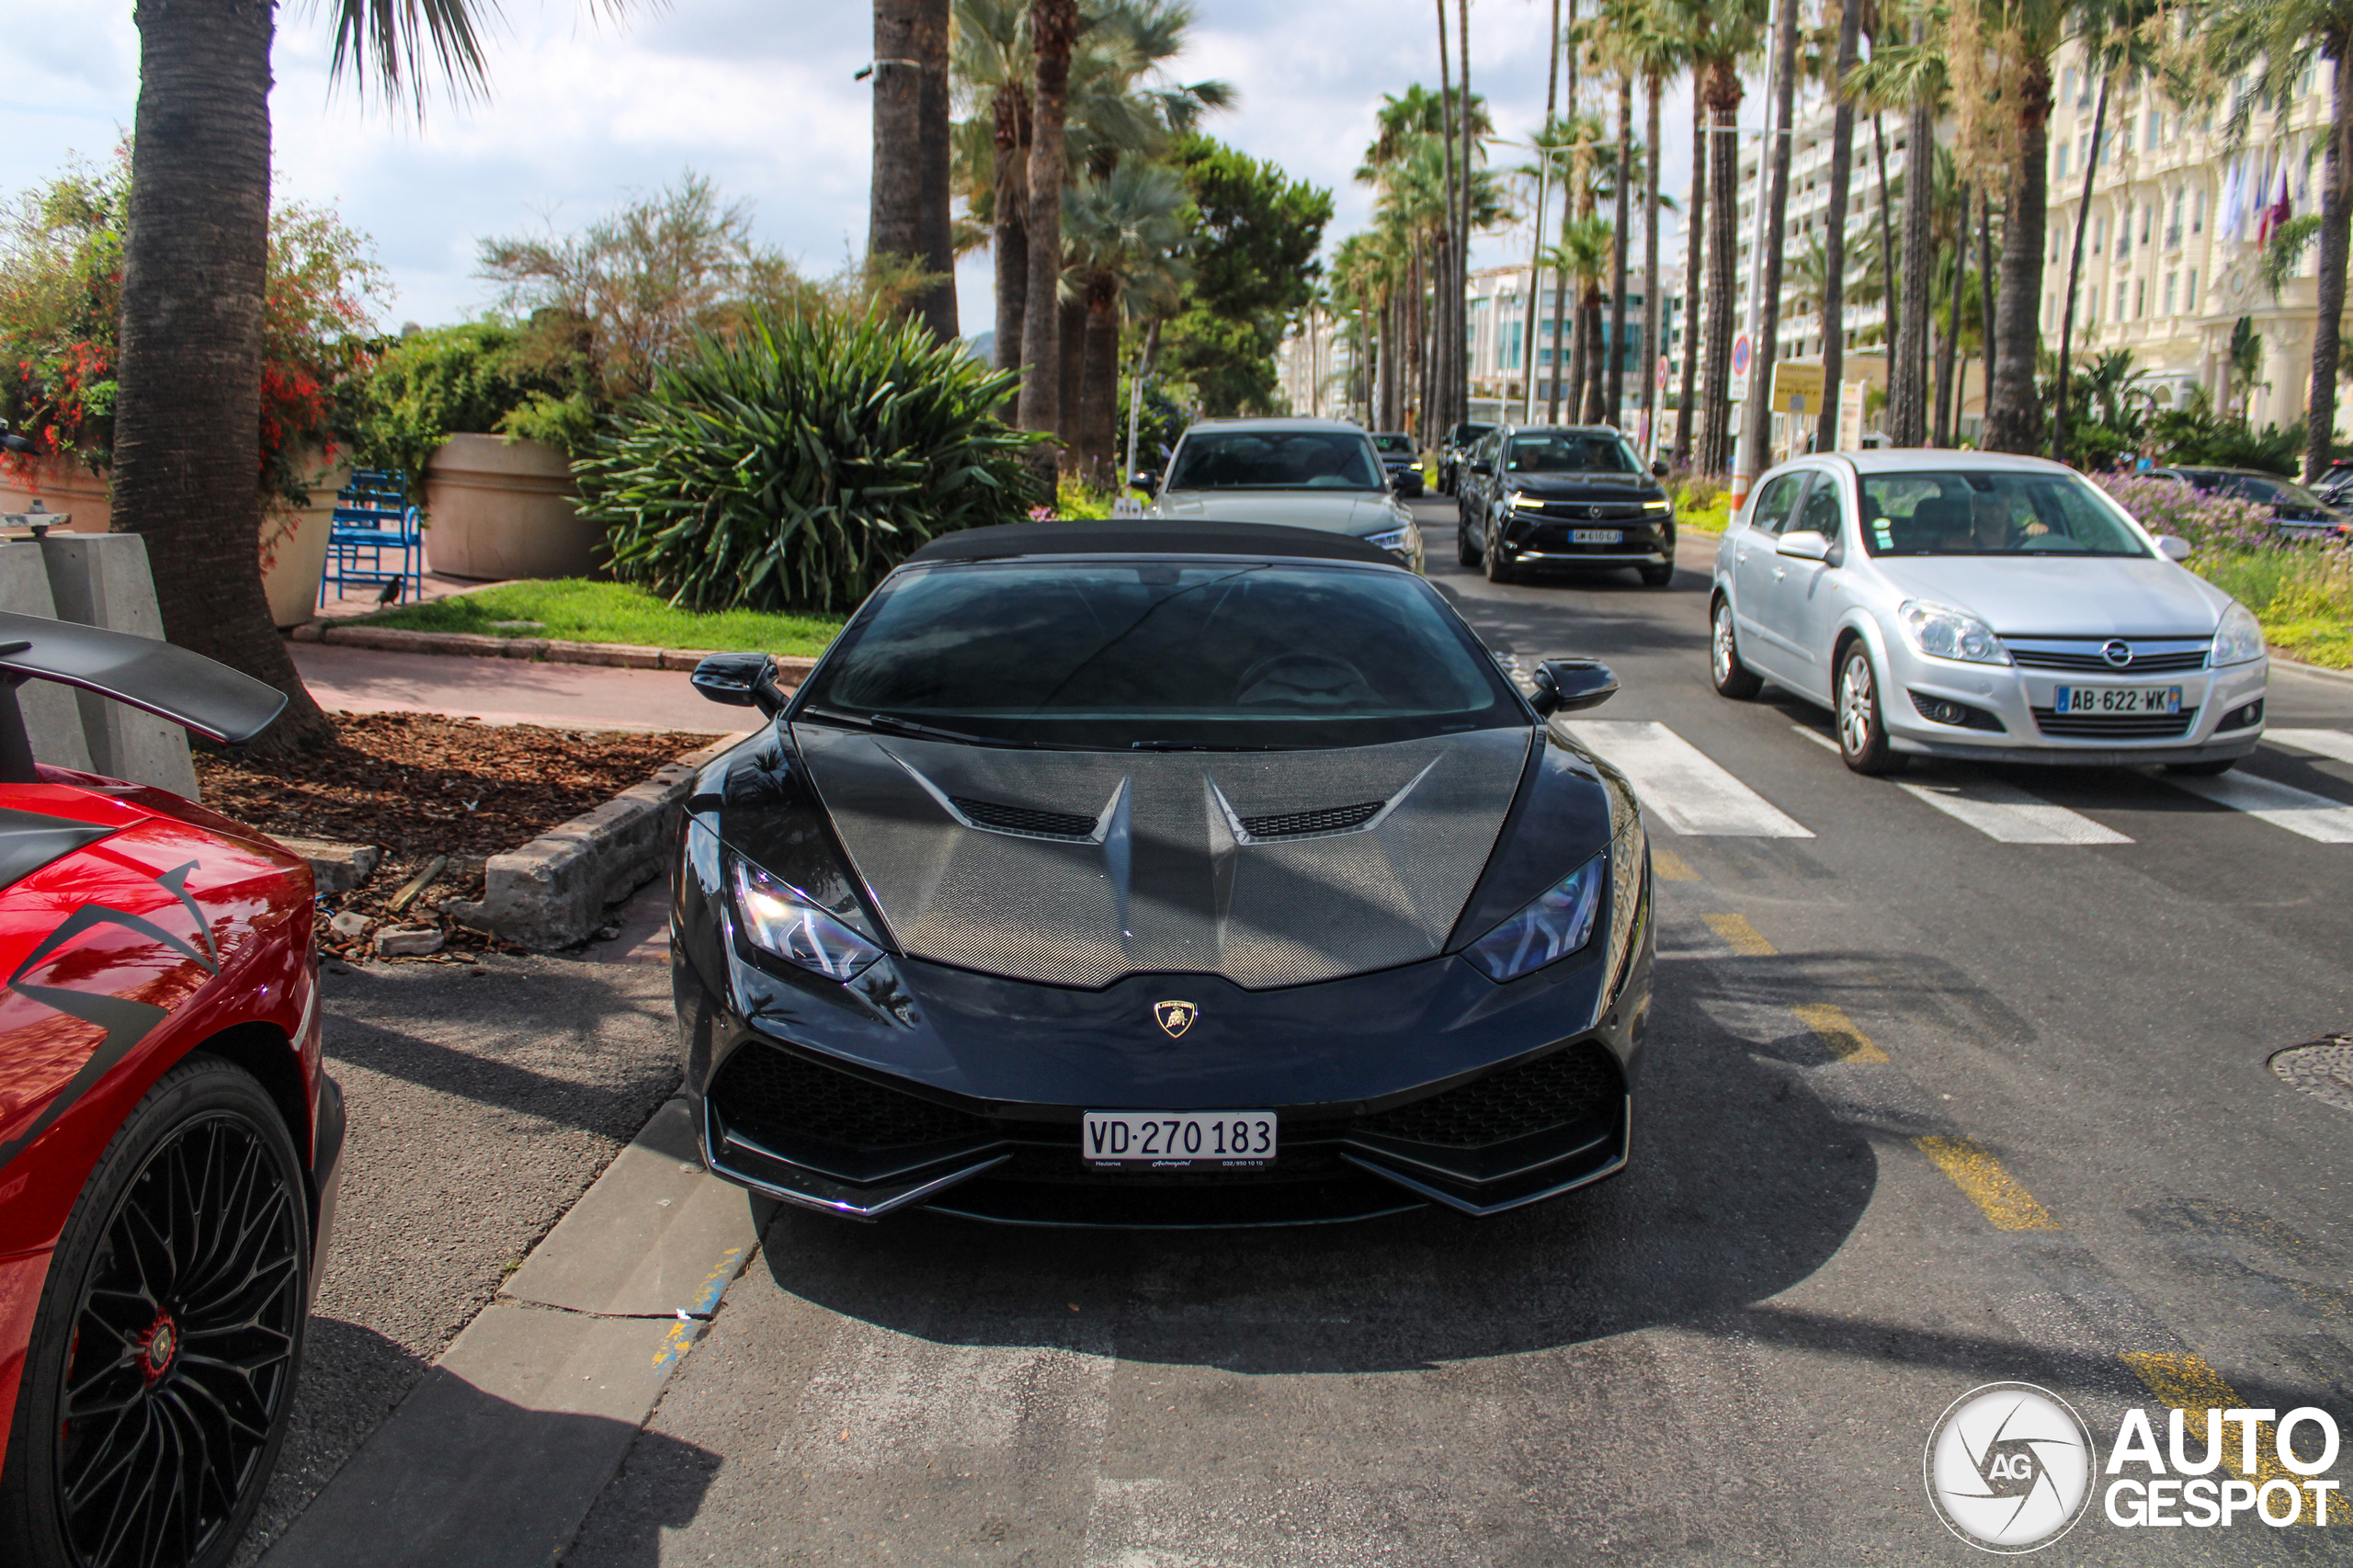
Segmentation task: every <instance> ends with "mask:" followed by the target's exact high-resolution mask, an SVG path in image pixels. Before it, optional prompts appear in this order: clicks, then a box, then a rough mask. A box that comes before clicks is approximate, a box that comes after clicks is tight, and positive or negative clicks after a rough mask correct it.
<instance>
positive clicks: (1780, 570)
mask: <svg viewBox="0 0 2353 1568" xmlns="http://www.w3.org/2000/svg"><path fill="white" fill-rule="evenodd" d="M1789 574H1790V569H1789V568H1788V567H1786V566H1776V567H1774V568H1773V581H1775V582H1776V583H1778V582H1779V581H1780V580H1781V579H1782V578H1784V577H1786V576H1788V575H1789Z"/></svg>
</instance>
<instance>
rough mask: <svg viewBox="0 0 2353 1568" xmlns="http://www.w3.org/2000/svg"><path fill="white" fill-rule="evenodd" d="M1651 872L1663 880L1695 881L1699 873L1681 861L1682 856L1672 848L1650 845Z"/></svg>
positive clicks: (1697, 879)
mask: <svg viewBox="0 0 2353 1568" xmlns="http://www.w3.org/2000/svg"><path fill="white" fill-rule="evenodd" d="M1651 872H1652V874H1653V875H1654V876H1655V877H1657V878H1658V880H1659V881H1663V882H1696V881H1699V873H1698V872H1697V871H1694V870H1693V869H1691V868H1690V867H1688V866H1687V865H1685V864H1684V863H1683V857H1682V856H1680V855H1677V853H1676V852H1675V851H1674V850H1672V849H1661V848H1660V847H1659V846H1657V845H1655V844H1654V845H1652V846H1651Z"/></svg>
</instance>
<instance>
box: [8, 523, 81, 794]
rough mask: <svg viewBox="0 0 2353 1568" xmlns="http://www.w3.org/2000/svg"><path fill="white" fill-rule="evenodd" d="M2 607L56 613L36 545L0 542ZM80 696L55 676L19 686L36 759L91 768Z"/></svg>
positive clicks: (19, 705)
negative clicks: (62, 684) (54, 678)
mask: <svg viewBox="0 0 2353 1568" xmlns="http://www.w3.org/2000/svg"><path fill="white" fill-rule="evenodd" d="M0 609H5V610H7V611H9V612H11V613H12V614H16V615H38V616H44V617H47V618H48V619H52V620H54V619H57V602H56V601H55V600H54V599H52V598H51V597H50V593H49V568H48V566H47V565H46V564H45V563H44V562H43V561H42V558H41V552H40V548H39V547H38V546H37V545H34V544H32V543H30V542H29V541H28V542H26V543H22V544H14V543H11V544H0ZM80 696H81V694H80V693H79V692H77V691H75V690H74V688H73V687H70V686H60V685H58V684H57V683H56V682H55V681H53V680H28V681H27V682H25V684H24V685H22V686H20V687H17V708H18V709H19V710H21V711H22V712H23V713H24V716H25V737H26V738H27V739H28V740H29V741H31V742H32V746H33V758H34V760H35V761H38V762H46V763H48V764H49V765H50V766H51V767H72V768H77V769H79V770H80V771H82V772H84V773H88V772H91V771H93V769H92V767H91V766H90V745H89V742H88V741H87V740H85V738H84V737H83V733H82V708H81V703H80V701H79V699H80Z"/></svg>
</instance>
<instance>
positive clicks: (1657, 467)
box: [1651, 460, 1666, 479]
mask: <svg viewBox="0 0 2353 1568" xmlns="http://www.w3.org/2000/svg"><path fill="white" fill-rule="evenodd" d="M1651 477H1652V478H1654V479H1665V477H1666V464H1665V462H1663V461H1660V460H1653V461H1652V463H1651Z"/></svg>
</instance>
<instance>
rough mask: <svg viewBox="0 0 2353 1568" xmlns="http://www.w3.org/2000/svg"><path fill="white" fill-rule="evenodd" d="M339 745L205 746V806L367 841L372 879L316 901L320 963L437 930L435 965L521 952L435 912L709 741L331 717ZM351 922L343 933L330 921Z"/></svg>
mask: <svg viewBox="0 0 2353 1568" xmlns="http://www.w3.org/2000/svg"><path fill="white" fill-rule="evenodd" d="M335 726H336V729H337V731H338V732H339V733H338V735H337V738H336V741H335V744H334V745H332V746H330V747H327V748H326V749H324V750H323V751H317V752H313V753H310V754H308V755H306V756H301V757H297V758H294V759H292V760H290V761H288V760H263V759H259V758H252V757H243V756H230V755H227V754H225V753H222V752H217V751H207V750H202V749H199V751H198V752H197V755H196V774H197V779H198V782H199V784H200V785H201V786H202V789H203V793H204V803H205V805H206V806H208V807H210V809H211V810H213V811H216V812H221V813H222V815H223V816H228V817H233V818H234V819H236V820H237V821H239V822H242V823H244V824H246V825H247V826H249V827H254V828H257V829H259V830H260V831H261V832H263V833H266V834H268V835H272V836H273V837H286V838H322V839H328V840H332V841H334V842H336V843H342V844H372V845H375V846H378V847H379V848H380V849H381V850H382V851H383V858H381V860H380V861H379V862H378V863H377V865H376V869H375V870H374V872H373V873H372V874H370V875H369V878H368V880H367V881H364V882H362V883H361V884H360V885H359V886H358V887H357V888H354V889H353V890H351V891H350V892H344V893H335V894H329V895H326V896H324V897H322V898H321V899H320V901H319V904H318V916H317V920H318V924H317V930H318V939H319V948H320V950H321V952H322V953H323V954H325V955H331V956H334V957H337V958H342V959H346V960H369V959H372V958H373V956H374V948H373V945H372V944H373V934H374V932H375V931H376V929H377V928H379V927H380V926H423V927H438V929H439V930H440V931H441V933H442V936H443V937H444V945H443V948H442V949H441V951H440V952H438V953H437V954H435V955H433V958H434V960H438V961H441V962H457V963H466V962H471V961H472V960H473V959H474V958H476V957H478V956H479V955H480V954H482V953H483V952H485V951H520V950H521V949H516V948H513V947H511V946H510V945H509V944H506V943H504V942H501V941H499V940H498V939H497V938H495V937H490V936H488V935H486V934H485V933H483V932H479V931H473V930H469V929H468V928H466V927H464V926H460V925H459V924H458V923H457V921H456V920H455V919H453V918H452V917H451V916H450V915H449V914H447V913H446V912H445V911H444V909H443V907H442V905H443V903H445V901H446V902H451V903H454V902H456V901H458V900H460V899H479V898H481V897H482V892H483V862H484V861H485V860H487V859H488V858H490V857H491V856H493V855H495V854H498V853H500V852H501V851H503V850H507V849H515V848H519V847H521V846H523V845H525V844H527V843H529V842H530V840H532V839H534V838H536V837H538V836H539V835H540V834H542V833H544V832H546V831H547V830H548V829H550V828H551V827H555V826H557V825H559V824H563V823H565V822H569V821H571V820H572V819H573V818H574V817H576V816H578V815H580V814H581V813H582V812H586V811H590V810H592V809H594V808H595V807H597V806H600V805H602V804H604V802H605V801H609V800H611V799H612V798H613V797H614V796H615V795H618V794H620V792H621V791H622V790H626V789H628V788H629V787H630V786H631V785H632V784H639V783H642V782H643V781H644V780H645V779H647V778H650V777H652V776H653V774H654V770H655V769H656V768H658V767H662V766H663V765H664V764H665V763H668V762H674V761H676V759H677V758H678V757H679V756H681V755H682V754H684V753H687V752H689V751H692V750H694V749H695V748H697V747H698V746H701V745H705V744H709V743H710V740H711V739H712V738H713V737H712V736H710V735H709V734H700V733H687V732H675V731H674V732H667V733H659V734H630V733H615V732H612V731H605V730H550V729H541V728H540V727H538V726H536V725H529V724H484V723H482V722H477V721H472V720H465V719H447V718H442V717H440V716H438V715H436V714H428V713H367V714H350V713H343V714H337V715H335ZM440 856H447V857H448V858H449V859H448V864H447V865H446V866H445V867H444V868H443V869H442V870H441V872H440V873H439V874H438V876H437V877H436V878H435V879H434V881H432V883H431V884H430V885H429V886H427V887H426V889H425V890H424V891H423V892H420V893H419V894H417V895H416V897H415V901H414V902H413V903H410V904H409V905H408V906H407V908H406V909H404V911H402V912H401V913H399V914H398V915H394V914H393V913H392V909H391V904H392V898H393V896H394V894H395V893H396V892H398V891H399V890H400V888H401V887H402V885H403V884H404V883H405V882H407V881H409V880H410V879H411V878H412V877H414V876H415V874H416V873H417V872H419V871H422V870H424V869H426V866H428V865H429V864H431V862H432V861H433V860H434V859H435V858H437V857H440ZM336 915H352V916H356V917H357V919H347V920H346V921H345V922H344V923H343V926H342V928H340V929H338V928H337V927H336V926H335V924H334V922H335V916H336Z"/></svg>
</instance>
